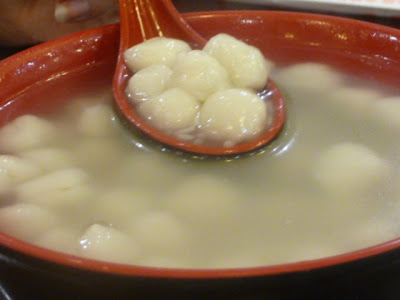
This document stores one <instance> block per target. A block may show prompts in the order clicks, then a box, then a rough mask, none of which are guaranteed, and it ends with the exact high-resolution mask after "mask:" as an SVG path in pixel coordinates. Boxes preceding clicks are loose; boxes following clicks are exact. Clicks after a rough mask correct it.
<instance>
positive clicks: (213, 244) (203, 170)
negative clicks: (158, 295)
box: [0, 63, 400, 268]
mask: <svg viewBox="0 0 400 300" xmlns="http://www.w3.org/2000/svg"><path fill="white" fill-rule="evenodd" d="M271 76H272V78H273V79H274V80H275V81H276V83H277V84H278V86H279V87H280V89H281V90H282V92H283V93H284V96H285V100H286V102H287V111H288V118H287V124H286V126H285V128H284V129H283V131H282V133H281V134H280V135H279V137H278V138H277V139H276V140H275V141H273V142H272V143H271V144H270V145H269V146H268V147H267V148H265V149H263V150H262V151H258V152H257V153H254V154H253V155H247V156H243V157H241V158H239V159H227V160H196V159H192V158H189V157H182V156H177V155H175V154H174V153H173V152H165V151H160V149H156V148H152V147H150V146H149V145H148V144H147V143H146V141H143V140H140V139H139V138H137V137H135V136H133V135H132V133H131V132H128V131H127V130H125V129H124V128H123V127H122V126H120V124H119V121H118V119H117V118H115V116H114V114H113V113H112V110H111V104H112V98H111V92H110V91H111V87H108V88H107V89H106V90H102V91H97V93H95V94H94V95H87V96H84V95H83V96H79V97H76V98H74V99H71V101H70V102H69V103H68V104H67V106H66V107H63V109H62V110H59V111H58V112H56V113H54V115H48V116H33V115H25V116H20V117H19V118H17V119H15V120H13V121H11V122H10V123H8V124H7V125H5V126H4V127H3V128H1V129H0V149H1V151H2V154H1V155H0V170H1V172H0V193H1V202H0V230H1V231H2V232H5V233H7V234H10V235H12V236H14V237H16V238H20V239H23V240H25V241H28V242H30V243H33V244H36V245H39V246H42V247H47V248H50V249H53V250H55V251H61V252H67V253H70V254H73V255H78V256H84V257H87V258H92V259H97V260H105V261H111V262H117V263H123V264H133V265H143V266H156V267H175V268H226V267H229V268H233V267H250V266H261V265H269V264H280V263H285V262H294V261H301V260H308V259H316V258H321V257H327V256H332V255H337V254H341V253H344V252H348V251H352V250H357V249H361V248H364V247H368V246H371V245H374V244H377V243H382V242H385V241H388V240H390V239H393V238H395V237H397V236H399V233H400V224H399V223H398V220H397V219H398V218H397V216H398V213H399V211H400V203H399V195H400V190H399V188H398V187H397V184H396V182H397V181H398V180H399V179H400V178H399V176H400V174H399V170H400V168H399V156H398V153H397V150H396V148H397V143H398V142H397V141H398V128H399V127H398V126H396V125H397V124H398V121H397V120H396V118H394V117H393V116H394V115H395V114H396V113H397V114H398V116H400V106H398V105H394V104H393V105H392V104H391V103H392V102H388V100H385V102H382V103H380V99H396V97H398V96H399V90H396V89H394V88H390V87H382V86H381V85H379V84H377V83H374V82H370V81H364V80H361V79H357V78H354V77H350V76H348V75H346V74H343V73H340V72H338V71H336V70H333V69H332V68H330V67H329V66H325V65H321V64H317V63H302V64H298V65H293V66H285V67H280V68H276V69H274V70H273V72H272V73H271ZM316 78H318V80H319V81H321V82H323V83H324V84H321V85H318V89H315V88H314V84H311V83H312V82H315V81H316ZM299 82H302V83H304V84H299ZM340 91H346V92H345V93H344V92H343V93H342V92H340ZM360 91H365V92H360ZM339 92H340V93H339ZM365 94H371V95H374V97H375V98H376V100H370V98H368V101H366V100H365V98H363V97H362V96H360V95H365ZM338 95H341V96H340V101H339V100H338ZM375 98H374V99H375ZM390 101H395V100H390ZM396 101H397V100H396ZM353 103H357V107H360V108H362V109H357V110H355V109H354V105H353ZM386 103H389V104H390V108H391V109H383V108H382V107H384V106H383V105H386ZM389 104H387V105H389ZM386 113H387V114H388V117H385V114H386ZM88 118H90V119H88ZM392 121H393V124H391V122H392ZM27 137H35V139H27Z"/></svg>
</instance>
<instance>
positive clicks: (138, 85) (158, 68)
mask: <svg viewBox="0 0 400 300" xmlns="http://www.w3.org/2000/svg"><path fill="white" fill-rule="evenodd" d="M171 75H172V70H171V69H170V68H169V67H167V66H165V65H151V66H149V67H146V68H144V69H141V70H140V71H139V72H136V73H135V74H134V75H133V76H132V77H131V78H130V79H129V82H128V87H127V93H128V96H129V97H130V98H131V99H132V101H133V103H140V102H142V101H146V100H148V99H151V98H153V97H156V96H158V95H160V94H161V93H162V92H164V90H165V89H166V87H167V84H168V82H169V80H170V78H171Z"/></svg>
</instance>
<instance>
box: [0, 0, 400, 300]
mask: <svg viewBox="0 0 400 300" xmlns="http://www.w3.org/2000/svg"><path fill="white" fill-rule="evenodd" d="M0 1H3V0H0ZM173 2H174V3H175V5H176V7H177V8H178V10H179V11H181V12H190V11H206V10H237V9H244V10H248V9H262V10H288V9H283V8H280V7H279V6H270V5H264V6H261V5H250V4H239V3H233V2H226V1H223V0H214V1H213V0H199V1H194V0H193V1H192V0H173ZM320 13H325V14H326V12H320ZM336 15H339V14H336ZM340 16H342V17H349V18H356V19H359V20H364V21H368V22H374V23H379V24H382V25H386V26H391V27H395V28H400V18H382V17H376V16H361V15H343V14H341V15H340ZM22 49H23V48H4V47H3V48H1V47H0V59H2V58H5V57H7V56H9V55H12V54H13V53H16V52H18V51H20V50H22ZM397 257H398V253H397ZM397 260H398V259H397ZM394 261H396V260H394ZM1 267H2V266H1V264H0V268H1ZM361 273H363V272H361ZM23 276H24V275H20V276H13V275H12V272H10V277H9V278H5V279H4V278H3V279H2V278H0V299H6V300H12V299H18V300H19V299H33V295H32V293H31V291H24V287H25V286H26V285H25V284H24V281H26V280H30V278H24V277H23ZM37 284H38V285H40V284H41V283H40V282H37ZM307 286H308V288H307V289H308V290H307V291H305V290H302V289H301V288H299V289H298V290H297V291H296V290H293V291H291V292H289V293H286V296H287V295H291V297H290V298H291V299H344V300H347V299H350V300H359V299H360V300H363V299H377V300H378V299H379V300H381V299H382V300H384V299H388V300H391V299H393V300H395V299H400V263H391V264H389V265H383V264H382V266H381V267H380V268H377V270H374V271H371V270H369V271H367V270H366V272H365V275H364V274H358V276H356V278H353V277H352V276H348V277H346V275H345V274H342V275H338V278H336V279H335V278H333V279H332V280H331V281H330V282H329V288H326V287H321V286H320V285H319V282H315V284H313V283H311V284H310V283H309V282H308V283H307ZM310 286H312V287H313V288H312V289H313V291H310V290H309V287H310ZM38 288H40V287H39V286H38ZM250 294H251V293H250ZM73 298H75V297H73ZM162 298H164V297H161V298H160V299H162ZM185 298H186V299H194V298H197V297H196V295H193V297H190V298H187V297H185ZM210 298H212V297H211V295H210V297H205V299H210ZM218 298H220V297H218ZM232 298H235V299H238V298H237V297H232ZM264 298H265V297H263V296H262V295H260V294H258V295H249V296H246V297H239V299H264ZM88 299H89V298H88ZM141 299H142V298H141ZM143 299H144V298H143ZM220 299H221V298H220ZM265 299H272V298H269V297H268V298H265ZM273 299H282V298H281V297H280V296H279V294H278V295H275V296H274V297H273ZM285 299H286V297H285Z"/></svg>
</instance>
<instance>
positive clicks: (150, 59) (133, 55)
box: [124, 37, 191, 73]
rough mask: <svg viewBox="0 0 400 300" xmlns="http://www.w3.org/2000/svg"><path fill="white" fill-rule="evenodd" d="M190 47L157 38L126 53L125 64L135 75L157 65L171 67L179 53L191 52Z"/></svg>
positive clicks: (174, 41)
mask: <svg viewBox="0 0 400 300" xmlns="http://www.w3.org/2000/svg"><path fill="white" fill-rule="evenodd" d="M190 50H191V49H190V46H189V45H188V44H187V43H186V42H184V41H181V40H177V39H171V38H166V37H155V38H152V39H149V40H147V41H145V42H143V43H140V44H138V45H136V46H133V47H132V48H129V49H128V50H126V51H125V53H124V57H125V62H126V64H127V65H128V67H129V69H130V70H131V71H132V72H133V73H135V72H137V71H139V70H141V69H143V68H146V67H149V66H151V65H155V64H162V65H167V66H169V67H171V66H172V65H173V63H174V62H175V58H176V55H177V54H178V53H179V52H189V51H190Z"/></svg>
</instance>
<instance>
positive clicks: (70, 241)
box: [34, 227, 79, 254]
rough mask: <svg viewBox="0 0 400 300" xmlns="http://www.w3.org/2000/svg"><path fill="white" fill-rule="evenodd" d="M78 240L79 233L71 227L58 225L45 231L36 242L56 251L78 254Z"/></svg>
mask: <svg viewBox="0 0 400 300" xmlns="http://www.w3.org/2000/svg"><path fill="white" fill-rule="evenodd" d="M78 241H79V234H78V233H77V232H75V231H74V230H72V229H71V228H68V227H56V228H52V229H50V230H49V231H47V232H45V233H43V234H42V235H41V236H40V237H39V238H38V239H37V240H35V241H34V243H35V244H36V245H39V246H41V247H44V248H48V249H51V250H54V251H60V252H64V253H68V254H76V248H77V247H76V244H77V242H78Z"/></svg>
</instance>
